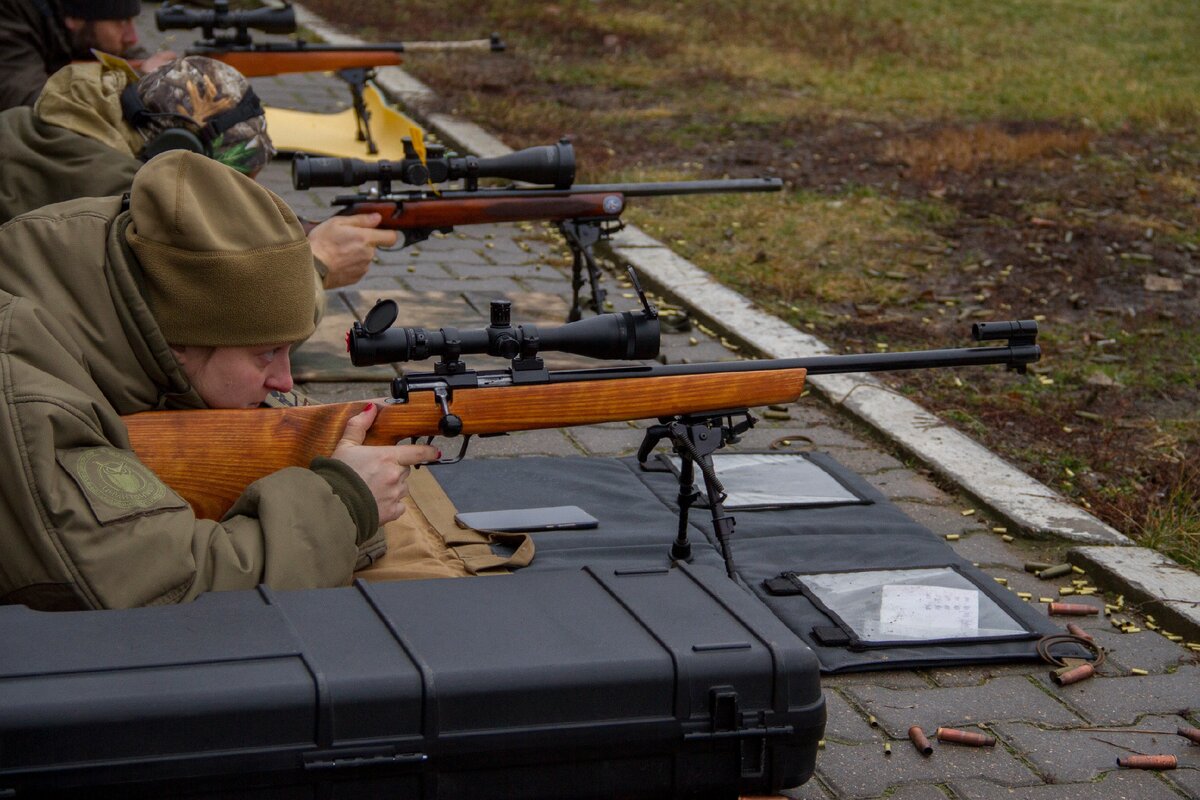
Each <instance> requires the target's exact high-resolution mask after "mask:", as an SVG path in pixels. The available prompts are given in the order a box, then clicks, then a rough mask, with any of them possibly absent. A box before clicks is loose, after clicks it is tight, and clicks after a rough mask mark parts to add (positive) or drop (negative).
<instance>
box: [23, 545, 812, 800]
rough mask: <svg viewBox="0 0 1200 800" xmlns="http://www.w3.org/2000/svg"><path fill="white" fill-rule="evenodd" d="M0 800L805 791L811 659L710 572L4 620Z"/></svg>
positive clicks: (272, 597)
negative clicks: (31, 799) (64, 796)
mask: <svg viewBox="0 0 1200 800" xmlns="http://www.w3.org/2000/svg"><path fill="white" fill-rule="evenodd" d="M0 643H2V647H0V798H8V797H12V798H22V797H27V796H42V795H44V794H49V793H53V794H58V793H59V792H63V793H79V794H86V795H88V796H90V797H96V796H104V795H110V796H122V797H128V796H145V795H150V796H184V795H186V796H211V797H272V798H276V797H339V798H340V797H354V798H364V797H381V798H382V797H387V798H406V797H413V798H471V799H472V800H481V799H482V798H562V797H571V798H583V797H620V798H637V797H647V798H651V797H652V798H664V797H729V798H733V797H736V796H737V795H738V794H763V793H769V792H771V791H774V790H777V789H780V788H786V787H790V786H795V785H798V784H800V783H802V782H804V781H805V780H807V779H808V777H809V776H810V775H811V774H812V771H813V766H814V762H815V758H816V750H817V741H818V739H820V738H821V735H822V731H823V729H824V724H825V705H824V700H823V698H822V696H821V689H820V685H819V681H818V674H817V662H816V659H815V658H814V656H813V654H812V652H811V651H810V650H809V649H808V648H807V647H806V646H805V645H804V644H803V643H802V642H801V641H800V639H798V638H797V637H796V636H795V634H793V633H792V632H790V631H789V630H788V629H787V628H786V627H785V626H784V625H783V623H781V622H780V621H779V620H778V619H776V618H775V617H774V616H773V615H772V614H771V612H770V611H768V610H767V609H766V608H765V607H764V606H763V605H762V603H760V602H759V601H758V600H757V599H755V598H754V597H752V596H751V595H750V594H749V593H747V592H746V591H745V590H744V589H743V588H742V587H741V586H740V585H738V584H736V583H734V582H733V581H730V580H729V579H728V578H726V577H725V576H724V575H723V574H721V573H720V572H719V571H716V570H712V569H710V568H703V567H697V568H691V567H687V566H682V567H678V568H673V569H670V570H667V569H659V570H623V571H613V570H608V571H601V570H599V569H583V570H579V571H574V570H560V571H551V572H543V573H529V574H515V575H510V576H499V577H487V578H474V579H463V580H429V581H410V582H401V583H390V584H370V585H368V584H357V585H356V586H354V587H350V588H345V589H324V590H307V591H292V592H271V591H269V590H266V589H261V590H259V591H257V592H229V593H216V594H210V595H206V596H204V597H201V598H200V599H199V600H198V601H196V602H195V603H192V604H189V605H183V606H173V607H164V608H150V609H136V610H130V611H92V612H73V613H59V614H50V613H39V612H34V611H30V610H28V609H26V608H23V607H3V608H0Z"/></svg>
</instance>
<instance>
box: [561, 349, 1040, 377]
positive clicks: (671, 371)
mask: <svg viewBox="0 0 1200 800" xmlns="http://www.w3.org/2000/svg"><path fill="white" fill-rule="evenodd" d="M1041 356H1042V349H1041V347H1040V346H1038V345H1036V344H1028V345H1010V346H1003V347H952V348H946V349H941V350H914V351H911V352H907V353H854V354H850V355H840V356H839V355H829V356H808V357H805V358H772V359H757V360H755V359H751V360H746V361H718V362H714V363H705V364H651V365H647V366H645V367H628V368H621V367H615V368H611V371H612V372H613V373H619V372H621V371H622V370H624V369H628V370H635V371H636V370H644V373H639V374H646V375H662V376H668V375H670V376H674V375H699V374H709V373H727V372H758V371H762V370H767V371H771V370H785V369H803V370H806V371H807V372H808V374H809V375H835V374H842V373H849V372H892V371H901V370H908V369H936V368H938V367H973V366H984V365H988V364H1005V365H1008V366H1014V367H1015V366H1019V365H1021V364H1032V363H1033V362H1035V361H1037V360H1038V359H1040V358H1041ZM604 371H605V368H603V367H601V368H597V369H591V370H587V369H581V370H556V371H554V372H552V373H550V375H551V376H552V380H554V381H564V382H565V381H571V380H595V379H596V378H601V377H605V376H603V375H602V374H601V373H603V372H604ZM613 377H628V374H626V375H624V376H622V375H617V374H614V376H613Z"/></svg>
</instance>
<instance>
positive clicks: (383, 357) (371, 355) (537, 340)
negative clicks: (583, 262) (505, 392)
mask: <svg viewBox="0 0 1200 800" xmlns="http://www.w3.org/2000/svg"><path fill="white" fill-rule="evenodd" d="M397 313H398V306H397V305H396V301H395V300H380V301H379V302H378V303H376V304H375V307H374V308H372V309H371V311H370V313H368V314H367V316H366V319H364V320H363V321H362V322H356V323H354V327H353V328H351V329H350V333H349V336H348V342H347V344H348V347H349V349H350V360H351V362H353V364H354V366H356V367H370V366H374V365H376V364H390V363H393V362H397V361H421V360H423V359H426V358H433V357H435V356H440V357H442V359H443V360H449V361H454V360H457V359H458V357H459V356H460V355H469V354H471V353H485V354H487V355H489V356H498V357H500V358H509V359H515V358H518V357H520V358H523V359H532V358H534V357H535V356H537V355H538V353H545V352H550V351H558V352H562V353H574V354H576V355H581V356H588V357H590V358H606V359H622V360H630V361H637V360H642V359H650V358H654V357H655V356H657V355H658V346H659V325H658V318H657V316H651V315H649V314H647V313H645V312H644V311H637V312H633V311H623V312H620V313H613V314H600V315H598V316H595V317H590V318H589V319H583V320H579V321H577V322H568V323H567V324H566V325H557V326H547V327H539V326H536V325H530V324H522V325H513V324H511V322H510V321H509V318H510V314H511V313H512V303H510V302H509V301H507V300H493V301H492V308H491V317H492V324H491V325H489V326H488V327H486V328H478V329H475V330H459V329H457V328H439V329H438V330H427V329H425V328H392V327H391V325H392V323H393V322H394V321H395V319H396V314H397Z"/></svg>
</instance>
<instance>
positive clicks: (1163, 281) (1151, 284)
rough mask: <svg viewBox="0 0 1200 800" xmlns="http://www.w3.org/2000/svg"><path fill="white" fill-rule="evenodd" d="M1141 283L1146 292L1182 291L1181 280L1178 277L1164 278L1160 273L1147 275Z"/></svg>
mask: <svg viewBox="0 0 1200 800" xmlns="http://www.w3.org/2000/svg"><path fill="white" fill-rule="evenodd" d="M1142 285H1143V286H1144V287H1145V289H1146V291H1148V292H1182V291H1183V281H1181V280H1180V279H1179V278H1164V277H1163V276H1162V275H1147V276H1146V278H1145V280H1144V282H1143V284H1142Z"/></svg>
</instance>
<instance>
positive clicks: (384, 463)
mask: <svg viewBox="0 0 1200 800" xmlns="http://www.w3.org/2000/svg"><path fill="white" fill-rule="evenodd" d="M377 416H379V406H378V405H376V404H375V403H368V404H367V407H366V408H364V409H363V410H362V411H361V412H359V413H358V414H355V415H354V416H353V417H351V418H350V419H349V420H347V421H346V429H345V430H344V431H343V432H342V438H341V440H339V441H338V445H337V447H336V448H334V451H333V457H334V458H336V459H337V460H338V461H341V462H344V463H345V464H347V465H348V466H349V467H350V469H352V470H354V471H355V472H357V473H358V476H359V477H360V478H362V479H363V482H364V483H366V484H367V487H368V488H369V489H370V490H371V494H372V495H373V496H374V497H375V505H376V506H378V508H379V524H380V525H383V524H384V523H387V522H391V521H392V520H394V519H398V518H399V517H400V515H401V514H403V513H404V498H405V497H407V496H408V473H409V471H410V469H411V465H413V464H424V463H426V462H429V461H436V460H437V459H438V458H440V457H441V451H439V450H438V449H437V448H436V447H430V446H429V445H424V444H398V445H393V446H390V447H389V446H382V447H379V446H370V445H364V444H363V442H364V441H365V440H366V438H367V431H368V430H370V429H371V426H372V425H373V424H375V418H376V417H377Z"/></svg>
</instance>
